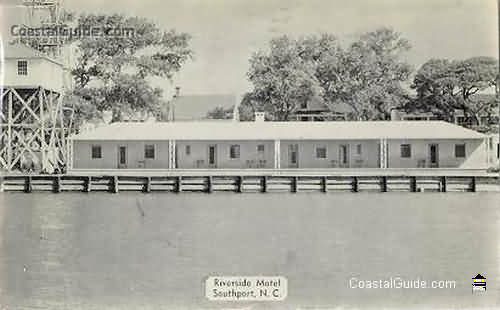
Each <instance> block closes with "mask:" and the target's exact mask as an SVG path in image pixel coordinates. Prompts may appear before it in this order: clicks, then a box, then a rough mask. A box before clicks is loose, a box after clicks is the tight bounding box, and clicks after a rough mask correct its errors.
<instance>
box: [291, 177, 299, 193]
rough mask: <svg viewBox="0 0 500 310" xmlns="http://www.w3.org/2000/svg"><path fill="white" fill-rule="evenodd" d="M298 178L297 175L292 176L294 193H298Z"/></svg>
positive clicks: (292, 190)
mask: <svg viewBox="0 0 500 310" xmlns="http://www.w3.org/2000/svg"><path fill="white" fill-rule="evenodd" d="M297 179H298V178H297V177H296V176H294V177H292V184H291V187H292V188H291V192H292V193H296V192H297Z"/></svg>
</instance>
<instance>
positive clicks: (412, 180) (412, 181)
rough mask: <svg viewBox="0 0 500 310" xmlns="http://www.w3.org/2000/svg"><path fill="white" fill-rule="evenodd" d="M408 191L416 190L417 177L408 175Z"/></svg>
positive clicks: (414, 191)
mask: <svg viewBox="0 0 500 310" xmlns="http://www.w3.org/2000/svg"><path fill="white" fill-rule="evenodd" d="M410 191H411V192H413V193H416V192H417V177H416V176H411V177H410Z"/></svg>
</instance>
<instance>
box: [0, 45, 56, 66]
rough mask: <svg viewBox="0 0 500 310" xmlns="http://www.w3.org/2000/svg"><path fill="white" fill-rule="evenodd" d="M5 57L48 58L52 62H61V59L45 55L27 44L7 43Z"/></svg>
mask: <svg viewBox="0 0 500 310" xmlns="http://www.w3.org/2000/svg"><path fill="white" fill-rule="evenodd" d="M4 58H5V59H46V60H48V61H50V62H53V63H56V64H59V65H60V64H61V63H60V62H59V61H57V60H55V59H53V58H51V57H49V56H47V55H45V54H44V53H42V52H40V51H37V50H35V49H33V48H30V47H28V46H26V45H22V44H15V45H7V46H6V47H5V50H4Z"/></svg>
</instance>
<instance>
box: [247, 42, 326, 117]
mask: <svg viewBox="0 0 500 310" xmlns="http://www.w3.org/2000/svg"><path fill="white" fill-rule="evenodd" d="M270 45H271V49H270V52H269V53H265V52H262V51H259V52H257V53H255V54H254V55H253V56H252V58H251V59H250V70H249V72H248V74H247V76H248V78H249V80H250V82H252V84H253V86H254V88H253V91H252V93H251V97H252V98H253V99H254V100H256V101H258V102H259V104H260V108H261V109H262V110H264V111H267V112H268V114H269V115H270V117H271V118H272V119H274V120H277V121H287V120H289V118H290V116H292V114H293V113H294V112H295V111H297V110H298V109H299V108H300V107H301V106H302V105H303V104H306V103H307V102H308V101H309V100H311V99H312V98H313V97H317V96H321V95H322V94H321V92H322V89H321V88H320V87H319V82H318V80H317V79H316V77H315V66H314V64H313V63H312V62H310V61H307V59H304V58H301V57H300V55H299V54H300V51H299V49H298V45H297V41H294V40H292V39H290V38H289V37H288V36H282V37H278V38H275V39H272V40H271V42H270Z"/></svg>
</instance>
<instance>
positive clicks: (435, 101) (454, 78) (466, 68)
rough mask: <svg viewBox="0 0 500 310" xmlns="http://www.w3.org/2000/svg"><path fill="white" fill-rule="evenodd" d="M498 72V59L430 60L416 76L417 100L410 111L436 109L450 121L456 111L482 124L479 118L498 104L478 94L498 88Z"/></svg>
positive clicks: (414, 84) (475, 122) (476, 123)
mask: <svg viewBox="0 0 500 310" xmlns="http://www.w3.org/2000/svg"><path fill="white" fill-rule="evenodd" d="M497 72H498V63H497V60H496V59H494V58H491V57H473V58H469V59H466V60H447V59H431V60H429V61H428V62H426V63H425V64H423V65H422V67H421V68H420V69H419V70H418V72H417V74H416V75H415V78H414V81H413V85H412V87H413V88H414V89H415V90H416V92H417V100H415V101H414V102H412V103H411V105H410V107H409V108H412V109H417V108H420V109H425V110H436V111H438V113H440V115H441V116H442V117H443V118H444V119H447V120H450V121H451V120H453V117H454V113H455V110H462V111H463V113H464V114H465V117H466V118H467V119H469V120H471V121H472V123H473V124H475V125H482V124H481V117H480V115H481V114H483V113H484V114H491V112H492V109H493V108H494V107H495V106H496V105H497V103H496V101H495V100H483V99H482V98H478V97H477V96H475V95H476V94H478V93H480V92H481V91H484V90H486V89H488V88H492V87H495V85H496V79H497V75H498V73H497Z"/></svg>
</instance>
